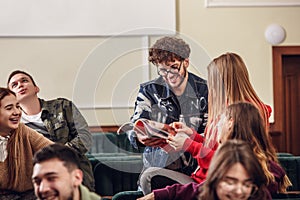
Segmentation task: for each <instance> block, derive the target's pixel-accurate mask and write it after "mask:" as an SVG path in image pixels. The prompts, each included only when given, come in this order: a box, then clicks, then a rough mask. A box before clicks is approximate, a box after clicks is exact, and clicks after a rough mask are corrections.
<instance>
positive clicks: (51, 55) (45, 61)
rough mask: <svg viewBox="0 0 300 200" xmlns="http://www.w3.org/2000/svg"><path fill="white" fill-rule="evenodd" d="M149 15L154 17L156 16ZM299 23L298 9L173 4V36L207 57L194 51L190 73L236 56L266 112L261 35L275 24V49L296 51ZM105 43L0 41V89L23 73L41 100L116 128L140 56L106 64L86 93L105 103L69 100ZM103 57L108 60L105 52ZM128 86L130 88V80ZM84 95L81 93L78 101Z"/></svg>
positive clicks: (194, 1)
mask: <svg viewBox="0 0 300 200" xmlns="http://www.w3.org/2000/svg"><path fill="white" fill-rule="evenodd" d="M158 6H159V5H158ZM153 12H154V14H155V10H154V11H153ZM299 20H300V7H299V6H290V7H288V6H279V7H278V6H277V7H265V6H262V7H209V8H207V7H206V6H205V2H204V0H176V31H177V32H178V34H180V35H182V36H184V37H186V38H189V41H193V42H194V43H195V44H197V45H198V47H200V48H201V49H202V50H203V52H205V54H206V57H205V58H203V59H201V58H200V57H197V54H196V55H193V53H195V51H194V52H193V49H192V56H193V59H194V60H195V62H193V63H192V66H191V70H192V71H193V72H195V73H198V74H199V75H201V76H203V77H205V78H206V74H205V73H206V65H207V63H208V60H207V57H209V58H210V59H211V58H214V57H216V56H219V55H220V54H222V53H225V52H236V53H238V54H239V55H241V56H242V57H243V59H244V61H245V62H246V65H247V67H248V70H249V74H250V78H251V82H252V83H253V85H254V88H255V90H256V91H257V93H258V95H259V96H260V97H261V98H262V100H263V101H264V102H265V103H267V104H270V105H271V106H273V86H272V85H273V83H272V81H273V80H272V45H271V44H269V43H268V42H266V40H265V38H264V32H265V29H266V27H267V26H268V25H269V24H272V23H277V24H280V25H281V26H282V27H284V28H285V30H286V34H287V36H286V39H285V41H284V42H283V43H281V44H280V45H300V25H299ZM108 21H109V20H108ZM157 38H158V36H151V37H149V38H146V42H145V37H142V39H141V38H139V37H137V38H135V37H128V38H126V37H125V40H126V39H128V40H134V41H137V42H141V43H142V46H144V45H145V44H146V45H151V44H153V42H154V41H155V40H156V39H157ZM107 39H108V38H106V37H0V56H1V59H0V66H1V73H0V78H1V79H0V85H1V86H5V85H6V80H7V76H8V74H9V73H10V72H11V71H13V70H15V69H22V70H25V71H28V72H30V73H31V74H33V76H34V77H35V79H36V82H37V83H38V85H39V86H40V88H41V92H40V94H39V96H40V97H42V98H45V99H51V98H56V97H66V98H69V99H73V100H74V101H75V103H77V104H78V107H79V108H80V110H81V111H82V113H83V114H84V116H85V117H86V119H87V121H88V123H89V125H90V126H96V125H97V126H104V125H120V124H122V123H124V122H126V121H128V120H129V117H130V115H131V114H132V110H133V106H134V105H133V102H134V97H135V95H136V92H137V88H138V85H136V88H135V90H132V91H129V92H127V91H126V90H124V88H126V79H124V80H123V78H124V77H123V76H124V71H122V70H127V71H131V70H133V69H130V67H129V68H128V69H127V67H128V66H143V65H147V63H145V59H146V56H145V51H142V52H138V51H137V52H132V51H130V53H127V56H126V57H124V58H121V56H120V59H117V60H114V61H113V62H112V63H111V64H112V65H113V66H114V67H111V68H110V69H107V70H106V73H107V77H106V78H105V77H103V78H99V80H97V84H98V85H97V87H95V88H86V90H92V91H93V95H94V97H93V98H94V99H96V101H97V99H101V98H102V99H104V100H105V101H104V102H106V103H101V102H102V101H101V100H100V103H95V105H85V104H84V102H83V103H82V102H76V101H77V100H76V99H74V96H80V95H81V94H78V91H77V88H76V87H77V86H78V85H80V86H83V87H84V86H85V81H84V80H78V77H79V76H78V73H80V72H81V71H82V68H83V66H84V65H85V63H86V62H89V60H88V58H90V56H91V55H92V54H93V51H95V49H97V48H98V47H99V44H100V45H101V44H103V42H105V41H107ZM123 39H124V38H123ZM147 39H149V40H147ZM148 41H149V44H147V42H148ZM130 43H131V42H130ZM133 43H134V42H133ZM116 48H118V47H116ZM104 53H107V54H110V52H109V51H108V52H105V51H104ZM107 56H109V55H107ZM100 62H101V61H99V66H100V65H101V63H100ZM196 65H197V66H196ZM199 65H201V66H199ZM120 70H121V73H120ZM138 73H140V74H141V76H137V77H136V80H141V81H146V80H149V79H152V78H155V77H156V76H157V75H156V70H155V68H154V67H153V66H150V67H149V69H148V67H147V66H144V69H143V70H141V71H139V72H138ZM116 76H117V77H120V79H122V80H119V82H120V83H123V81H125V82H124V83H125V84H122V87H121V90H120V89H119V90H118V89H117V90H116V91H117V92H116V93H122V92H123V93H129V95H128V96H129V99H128V100H126V102H118V100H116V101H115V100H114V99H113V98H118V96H119V95H118V94H112V92H111V90H112V89H111V86H112V85H120V83H118V79H117V81H116V82H115V81H114V82H110V81H111V80H112V77H116ZM87 79H88V77H87ZM127 82H129V84H130V80H127ZM106 85H107V86H106ZM118 87H119V86H118ZM123 87H124V88H123ZM113 88H114V87H113ZM108 90H109V91H108ZM74 93H76V94H74ZM85 94H86V93H84V92H83V94H82V96H84V95H85ZM109 101H112V102H114V103H113V104H112V105H109V104H108V103H107V102H109ZM271 120H272V118H271Z"/></svg>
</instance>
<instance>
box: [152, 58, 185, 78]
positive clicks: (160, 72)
mask: <svg viewBox="0 0 300 200" xmlns="http://www.w3.org/2000/svg"><path fill="white" fill-rule="evenodd" d="M181 66H182V61H181V62H180V65H179V67H178V68H177V67H175V65H172V66H171V69H169V70H166V69H164V68H161V69H160V68H158V67H157V74H158V75H160V76H162V77H167V76H168V74H169V73H170V74H171V75H174V76H176V77H177V76H179V72H180V69H181Z"/></svg>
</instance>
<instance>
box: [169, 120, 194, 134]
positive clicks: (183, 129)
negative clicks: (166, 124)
mask: <svg viewBox="0 0 300 200" xmlns="http://www.w3.org/2000/svg"><path fill="white" fill-rule="evenodd" d="M171 126H172V127H173V128H174V129H175V131H176V132H177V133H185V134H187V135H188V136H191V135H193V130H192V129H191V128H189V127H188V126H187V125H185V124H184V123H182V122H173V123H172V124H171Z"/></svg>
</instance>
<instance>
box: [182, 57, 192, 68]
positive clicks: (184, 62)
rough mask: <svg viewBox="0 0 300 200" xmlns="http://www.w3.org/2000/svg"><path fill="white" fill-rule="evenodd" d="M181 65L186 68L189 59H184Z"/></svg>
mask: <svg viewBox="0 0 300 200" xmlns="http://www.w3.org/2000/svg"><path fill="white" fill-rule="evenodd" d="M182 65H183V67H184V68H188V66H189V65H190V59H188V58H186V59H184V60H183V63H182Z"/></svg>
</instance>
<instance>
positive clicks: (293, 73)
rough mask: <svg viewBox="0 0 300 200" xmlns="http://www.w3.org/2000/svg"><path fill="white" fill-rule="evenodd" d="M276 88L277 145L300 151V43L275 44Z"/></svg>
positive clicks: (284, 149)
mask: <svg viewBox="0 0 300 200" xmlns="http://www.w3.org/2000/svg"><path fill="white" fill-rule="evenodd" d="M273 88H274V123H273V124H271V128H270V131H271V135H272V132H273V141H275V146H276V147H277V150H278V151H280V152H289V153H292V154H294V155H300V142H299V141H300V140H299V139H300V46H280V47H273ZM274 133H276V134H274Z"/></svg>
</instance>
